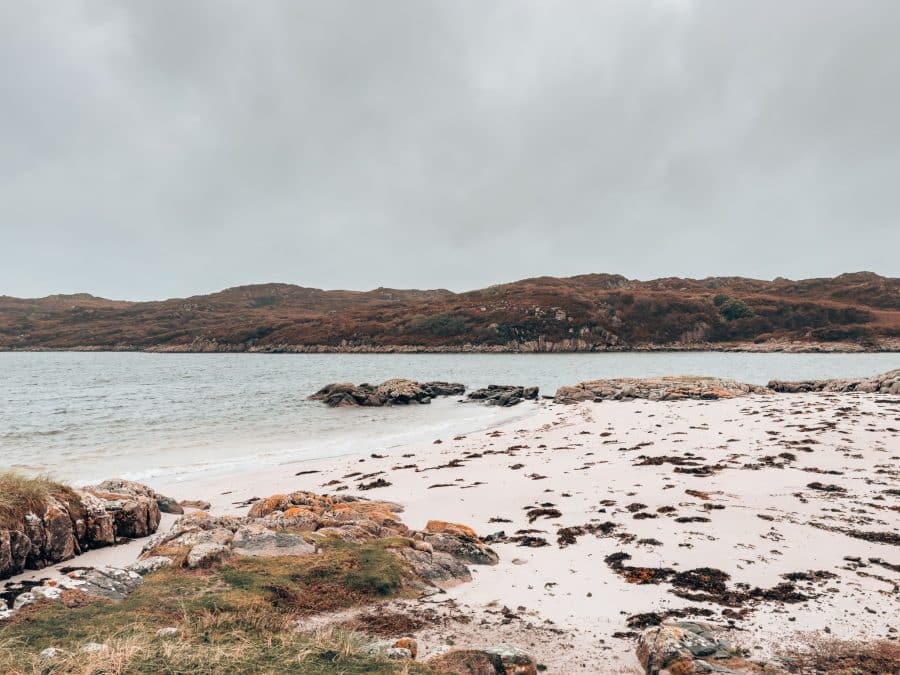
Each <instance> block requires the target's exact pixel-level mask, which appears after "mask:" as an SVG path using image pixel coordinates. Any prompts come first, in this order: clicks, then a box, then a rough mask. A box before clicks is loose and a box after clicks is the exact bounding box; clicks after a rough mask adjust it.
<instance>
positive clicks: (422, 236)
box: [0, 0, 900, 299]
mask: <svg viewBox="0 0 900 675" xmlns="http://www.w3.org/2000/svg"><path fill="white" fill-rule="evenodd" d="M898 35H900V2H897V1H896V0H884V1H877V0H870V1H865V0H840V1H837V0H835V1H828V0H806V1H803V0H790V1H784V0H773V1H771V2H769V1H761V0H745V1H742V2H737V1H729V0H708V1H706V2H704V1H700V0H697V1H692V0H677V1H676V0H657V1H655V2H651V1H647V2H640V1H637V0H622V1H621V2H612V1H606V2H601V1H599V0H585V1H583V2H579V1H575V0H565V1H564V2H557V1H547V2H526V1H523V0H508V1H505V2H503V1H496V0H492V1H491V2H485V1H484V0H468V1H463V0H453V1H441V2H438V1H434V2H430V1H426V0H404V1H400V0H378V1H377V2H374V1H370V0H357V1H355V2H344V1H341V0H327V1H319V2H304V1H299V0H286V1H284V2H277V1H274V0H266V1H265V2H245V1H241V2H226V1H223V0H210V1H209V2H200V1H192V0H172V1H163V0H153V1H152V2H150V1H148V2H126V3H122V2H118V1H112V0H110V1H108V2H101V1H97V2H87V1H84V2H75V1H67V0H58V1H54V2H44V1H43V0H34V1H27V0H20V1H17V2H4V3H2V4H0V64H2V65H0V235H2V237H0V294H8V295H18V296H40V295H45V294H49V293H56V292H76V291H86V292H91V293H95V294H97V295H103V296H107V297H113V298H128V299H151V298H164V297H171V296H183V295H190V294H194V293H203V292H209V291H213V290H217V289H221V288H225V287H228V286H235V285H239V284H246V283H255V282H267V281H283V282H290V283H296V284H301V285H305V286H317V287H324V288H355V289H369V288H374V287H377V286H382V285H383V286H393V287H420V288H422V287H429V288H437V287H445V288H450V289H453V290H465V289H470V288H476V287H481V286H485V285H488V284H491V283H497V282H502V281H511V280H514V279H518V278H523V277H529V276H537V275H542V274H552V275H558V276H564V275H571V274H577V273H585V272H615V273H621V274H624V275H626V276H628V277H632V278H641V279H648V278H654V277H661V276H670V275H678V276H694V277H703V276H708V275H744V276H753V277H760V278H772V277H775V276H779V275H780V276H787V277H792V278H801V277H809V276H830V275H833V274H838V273H840V272H844V271H856V270H862V269H867V270H872V271H875V272H879V273H881V274H886V275H891V276H897V275H900V86H898V83H900V39H898Z"/></svg>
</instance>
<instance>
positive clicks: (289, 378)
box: [0, 352, 900, 481]
mask: <svg viewBox="0 0 900 675" xmlns="http://www.w3.org/2000/svg"><path fill="white" fill-rule="evenodd" d="M897 367H900V355H898V354H739V353H718V352H709V353H632V354H521V355H520V354H471V355H455V354H435V355H426V354H416V355H399V354H327V355H307V354H303V355H262V354H254V355H247V354H137V353H0V467H3V468H7V467H16V468H19V469H22V470H26V471H35V472H48V473H51V474H53V475H54V476H57V477H59V478H63V479H67V480H73V481H91V480H97V479H102V478H107V477H111V476H125V477H128V478H134V479H149V478H152V477H155V476H164V477H168V478H172V477H176V476H184V477H188V476H190V475H195V474H196V473H198V472H202V473H204V474H209V473H214V472H229V473H230V472H234V471H239V470H241V469H242V468H244V467H250V466H259V465H267V464H268V465H273V464H282V463H291V462H296V461H302V460H304V459H311V458H318V457H328V456H334V455H339V454H345V453H349V452H357V451H376V450H382V449H385V448H389V447H391V446H393V445H397V444H400V443H403V442H408V441H413V440H417V439H432V438H438V437H441V436H447V435H451V434H454V433H460V432H463V431H472V430H475V429H481V428H485V427H487V426H490V425H492V424H494V423H497V422H499V421H503V420H506V419H512V418H515V417H517V416H522V415H524V414H527V412H528V406H526V405H522V406H518V407H516V408H512V409H504V410H498V409H495V408H489V407H485V406H481V405H476V404H467V405H459V404H458V403H456V402H455V400H448V399H442V400H438V401H436V402H435V403H433V404H432V405H430V406H410V407H402V408H399V407H398V408H360V409H329V408H326V407H324V406H323V405H321V404H319V403H314V402H311V401H307V400H306V397H307V396H308V395H309V394H310V393H312V392H313V391H315V390H316V389H318V388H319V387H321V386H322V385H324V384H326V383H329V382H381V381H383V380H385V379H389V378H391V377H408V378H411V379H417V380H437V379H440V380H450V381H456V382H463V383H465V384H466V385H468V386H470V387H478V386H483V385H486V384H490V383H498V384H524V385H533V384H537V385H539V386H540V387H541V390H542V393H546V394H551V393H553V391H555V389H556V388H557V387H559V386H561V385H564V384H574V383H577V382H580V381H582V380H588V379H595V378H602V377H624V376H635V377H647V376H655V375H676V374H694V375H716V376H723V377H732V378H735V379H737V380H742V381H746V382H754V383H761V384H764V383H766V382H767V381H768V380H770V379H772V378H776V377H777V378H781V379H806V378H825V377H849V376H862V375H870V374H875V373H878V372H882V371H886V370H890V369H892V368H897Z"/></svg>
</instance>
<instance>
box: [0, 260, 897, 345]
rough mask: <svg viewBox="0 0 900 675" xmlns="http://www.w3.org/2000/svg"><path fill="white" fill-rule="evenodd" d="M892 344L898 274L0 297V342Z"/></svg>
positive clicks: (603, 277)
mask: <svg viewBox="0 0 900 675" xmlns="http://www.w3.org/2000/svg"><path fill="white" fill-rule="evenodd" d="M788 342H793V343H800V344H799V346H798V344H794V345H793V346H791V348H792V349H796V348H801V349H802V348H804V345H805V346H806V347H809V348H813V347H815V348H826V349H828V348H834V349H898V345H900V279H897V278H887V277H881V276H878V275H876V274H872V273H869V272H859V273H854V274H842V275H840V276H838V277H835V278H833V279H806V280H802V281H791V280H789V279H776V280H774V281H759V280H755V279H745V278H740V277H716V278H709V279H678V278H666V279H655V280H653V281H633V280H629V279H626V278H625V277H622V276H618V275H609V274H588V275H581V276H576V277H570V278H566V279H557V278H553V277H539V278H535V279H525V280H522V281H517V282H514V283H510V284H502V285H498V286H491V287H489V288H484V289H480V290H476V291H469V292H466V293H452V292H450V291H446V290H430V291H418V290H395V289H387V288H378V289H375V290H373V291H367V292H357V291H323V290H319V289H314V288H303V287H299V286H292V285H289V284H261V285H255V286H242V287H238V288H230V289H227V290H224V291H221V292H219V293H213V294H211V295H202V296H194V297H190V298H184V299H172V300H163V301H159V302H134V303H131V302H121V301H112V300H105V299H102V298H96V297H93V296H90V295H86V294H77V295H55V296H50V297H47V298H40V299H33V300H28V299H19V298H11V297H5V296H0V349H3V350H14V349H136V350H158V351H247V350H249V351H319V350H322V351H329V350H348V351H350V350H359V351H383V350H390V349H395V348H396V349H425V350H439V351H455V350H466V351H468V350H472V351H478V350H496V351H576V350H577V351H591V350H606V349H651V348H674V349H698V348H744V349H776V348H783V347H784V346H785V344H786V343H788Z"/></svg>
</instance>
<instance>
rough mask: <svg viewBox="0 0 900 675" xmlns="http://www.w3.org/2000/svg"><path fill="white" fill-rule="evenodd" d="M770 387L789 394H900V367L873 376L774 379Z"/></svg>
mask: <svg viewBox="0 0 900 675" xmlns="http://www.w3.org/2000/svg"><path fill="white" fill-rule="evenodd" d="M769 389H772V390H774V391H778V392H785V393H789V394H798V393H805V392H810V391H828V392H852V391H856V392H860V393H864V394H900V368H898V369H897V370H891V371H888V372H886V373H882V374H881V375H875V376H873V377H857V378H848V379H833V380H799V381H793V382H785V381H782V380H772V381H771V382H769Z"/></svg>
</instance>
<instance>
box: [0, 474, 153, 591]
mask: <svg viewBox="0 0 900 675" xmlns="http://www.w3.org/2000/svg"><path fill="white" fill-rule="evenodd" d="M159 520H160V509H159V503H158V495H157V494H156V493H155V492H153V490H151V489H150V488H148V487H147V486H145V485H141V484H140V483H132V482H130V481H121V480H115V481H105V482H103V483H100V484H99V485H95V486H90V487H86V488H83V489H81V490H75V489H71V488H64V489H61V490H60V491H59V492H57V493H55V494H51V495H49V496H48V497H47V498H46V500H45V503H44V504H43V505H42V507H41V508H39V509H37V510H36V511H35V510H29V511H27V512H25V513H23V514H22V516H21V518H19V519H18V520H17V521H16V522H13V523H11V524H8V525H7V526H6V527H5V528H2V529H0V579H6V578H8V577H11V576H14V575H16V574H20V573H21V572H23V571H24V570H26V569H31V570H39V569H43V568H44V567H47V566H48V565H53V564H55V563H59V562H63V561H65V560H70V559H71V558H74V557H75V556H76V555H79V554H81V553H84V552H85V551H88V550H91V549H96V548H101V547H104V546H112V545H114V544H116V543H118V542H120V541H122V540H123V539H133V538H136V537H146V536H148V535H150V534H152V533H154V532H156V529H157V527H158V526H159Z"/></svg>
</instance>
